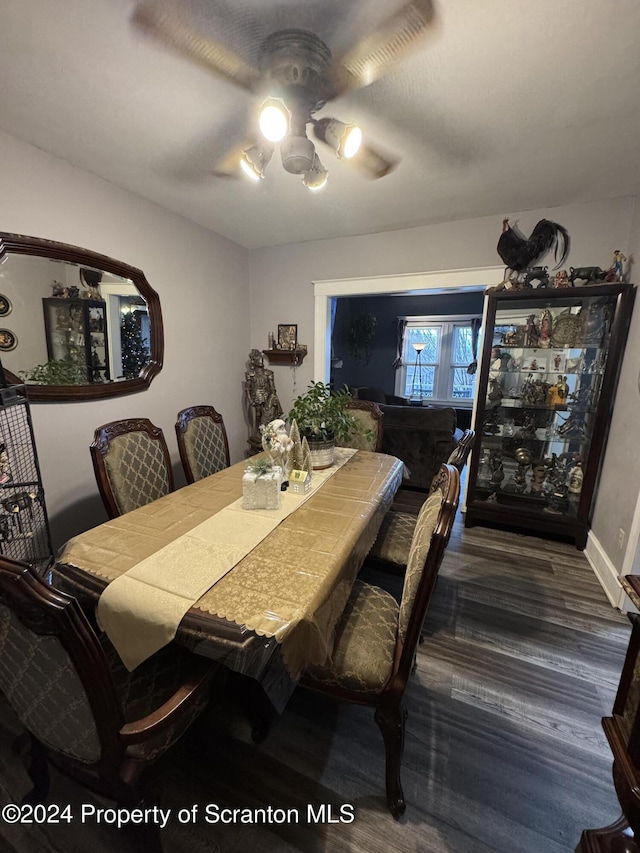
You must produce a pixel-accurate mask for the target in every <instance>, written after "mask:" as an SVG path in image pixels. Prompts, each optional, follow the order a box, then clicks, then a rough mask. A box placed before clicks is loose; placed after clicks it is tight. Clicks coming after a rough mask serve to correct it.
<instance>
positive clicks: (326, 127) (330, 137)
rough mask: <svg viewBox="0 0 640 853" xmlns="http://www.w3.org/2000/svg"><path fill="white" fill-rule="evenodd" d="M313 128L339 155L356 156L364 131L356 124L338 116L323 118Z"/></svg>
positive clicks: (348, 157)
mask: <svg viewBox="0 0 640 853" xmlns="http://www.w3.org/2000/svg"><path fill="white" fill-rule="evenodd" d="M313 130H314V133H315V135H316V136H317V137H318V139H321V140H322V142H326V144H327V145H329V146H330V147H331V148H333V150H334V151H335V152H336V154H337V156H338V157H339V158H340V159H342V158H343V157H344V158H346V159H347V160H349V159H351V157H354V156H355V155H356V154H357V153H358V150H359V148H360V144H361V143H362V131H361V130H360V128H359V127H357V126H356V125H355V124H345V122H343V121H339V120H338V119H336V118H321V119H319V120H318V121H316V122H315V123H314V126H313Z"/></svg>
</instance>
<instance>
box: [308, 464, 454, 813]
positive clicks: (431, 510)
mask: <svg viewBox="0 0 640 853" xmlns="http://www.w3.org/2000/svg"><path fill="white" fill-rule="evenodd" d="M459 494H460V474H459V473H458V469H457V468H454V466H453V465H447V464H446V463H445V464H443V465H442V466H441V468H440V471H439V472H438V474H436V476H435V477H434V479H433V483H432V486H431V492H430V494H429V497H428V498H427V500H426V501H425V503H424V505H423V506H422V509H421V510H420V514H419V515H418V521H417V524H416V529H415V531H414V535H413V540H412V543H411V551H410V553H409V561H408V563H407V571H406V574H405V580H404V586H403V590H402V598H401V601H400V603H399V604H398V602H397V601H396V599H395V598H394V597H393V596H392V595H391V594H390V593H388V592H385V591H384V590H383V589H381V588H380V587H377V586H372V585H370V584H367V583H364V582H363V581H359V580H356V582H355V584H354V586H353V589H352V591H351V595H350V597H349V600H348V601H347V606H346V608H345V611H344V614H343V616H342V619H341V621H340V623H339V624H338V627H337V629H336V639H335V643H334V647H333V651H332V654H331V656H330V659H329V661H328V662H327V663H326V664H325V665H323V666H317V667H313V668H312V669H309V670H308V671H307V673H306V674H305V675H304V677H303V679H302V682H301V683H302V684H303V686H304V687H308V688H310V689H312V690H315V691H317V692H320V693H325V694H328V695H329V696H332V697H334V698H335V699H338V700H342V701H345V702H353V703H356V704H358V705H369V706H370V707H373V708H375V721H376V723H377V724H378V726H379V727H380V731H381V732H382V737H383V740H384V746H385V755H386V773H385V776H386V794H387V804H388V806H389V809H390V811H391V813H392V815H393V816H394V817H395V818H399V817H400V815H402V814H403V813H404V811H405V807H406V804H405V800H404V794H403V791H402V784H401V780H400V767H401V763H402V751H403V744H404V731H405V720H406V716H407V713H406V710H404V709H403V705H402V699H403V695H404V691H405V688H406V686H407V681H408V679H409V675H410V673H411V670H412V667H413V662H414V657H415V651H416V646H417V643H418V639H419V637H420V632H421V629H422V623H423V621H424V618H425V614H426V611H427V606H428V604H429V598H430V596H431V593H432V591H433V588H434V585H435V581H436V577H437V574H438V570H439V568H440V564H441V562H442V557H443V555H444V552H445V548H446V546H447V543H448V541H449V536H450V533H451V527H452V525H453V519H454V516H455V513H456V508H457V506H458V499H459Z"/></svg>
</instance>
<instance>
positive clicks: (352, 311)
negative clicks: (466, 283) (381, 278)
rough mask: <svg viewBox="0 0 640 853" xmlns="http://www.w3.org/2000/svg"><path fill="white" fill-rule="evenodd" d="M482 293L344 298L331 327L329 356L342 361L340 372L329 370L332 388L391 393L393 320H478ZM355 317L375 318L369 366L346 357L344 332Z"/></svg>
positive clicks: (392, 377)
mask: <svg viewBox="0 0 640 853" xmlns="http://www.w3.org/2000/svg"><path fill="white" fill-rule="evenodd" d="M483 302H484V291H471V292H469V293H437V294H433V295H426V296H424V295H416V296H348V297H343V298H340V299H338V300H337V303H338V304H337V309H336V319H335V324H334V327H333V354H334V356H335V357H336V358H341V359H342V360H343V366H342V368H337V369H332V371H331V381H332V382H333V385H334V387H336V388H339V387H341V386H342V385H345V384H346V385H350V386H354V387H358V386H360V385H369V386H372V387H375V388H381V389H382V390H383V391H384V392H385V393H386V394H394V393H395V381H396V376H395V370H394V369H393V366H392V365H393V361H394V359H395V357H396V319H397V318H398V317H405V316H420V317H421V316H427V317H428V316H433V317H436V316H448V315H453V314H474V315H477V316H482V308H483ZM356 314H373V315H374V316H375V317H376V318H377V321H378V322H377V326H376V335H375V341H374V346H373V350H372V352H371V358H370V360H369V363H368V364H366V365H364V364H362V363H360V364H358V363H356V361H355V359H354V358H353V357H352V356H351V355H350V354H349V344H348V331H349V328H350V326H351V318H352V317H353V316H354V315H356Z"/></svg>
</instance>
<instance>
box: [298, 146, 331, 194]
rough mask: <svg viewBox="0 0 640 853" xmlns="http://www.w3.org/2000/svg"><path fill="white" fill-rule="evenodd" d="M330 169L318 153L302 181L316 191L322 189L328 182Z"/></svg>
mask: <svg viewBox="0 0 640 853" xmlns="http://www.w3.org/2000/svg"><path fill="white" fill-rule="evenodd" d="M328 174H329V173H328V171H327V170H326V169H325V167H324V166H323V165H322V163H321V162H320V158H319V157H318V155H317V154H315V155H314V157H313V166H312V167H311V168H310V169H309V171H308V172H305V173H304V177H303V178H302V183H303V184H304V185H305V187H308V189H310V190H313V191H314V192H316V191H317V190H321V189H322V188H323V187H324V186H325V185H326V183H327V176H328Z"/></svg>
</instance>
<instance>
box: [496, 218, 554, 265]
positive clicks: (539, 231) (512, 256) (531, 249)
mask: <svg viewBox="0 0 640 853" xmlns="http://www.w3.org/2000/svg"><path fill="white" fill-rule="evenodd" d="M560 240H562V257H561V258H560V260H559V261H558V244H559V241H560ZM569 245H570V240H569V234H568V233H567V230H566V228H563V227H562V225H558V223H557V222H551V221H550V220H549V219H541V220H540V222H538V224H537V225H536V227H535V228H534V229H533V231H532V232H531V236H530V237H529V239H528V240H527V238H526V237H525V236H524V235H522V234H521V233H520V232H519V231H518V230H517V229H516V228H512V227H511V226H510V225H509V220H508V219H503V220H502V234H501V235H500V239H499V240H498V246H497V248H498V254H499V255H500V257H501V258H502V260H503V261H504V262H505V264H506V265H507V266H508V267H509V269H512V270H516V271H517V272H521V271H522V270H526V269H529V267H532V266H535V265H536V264H537V263H538V262H539V261H541V260H542V258H544V256H545V255H546V254H547V252H550V251H551V249H553V247H554V246H555V259H556V261H558V263H557V264H556V265H555V267H554V269H558V267H559V266H561V265H562V263H563V262H564V260H565V258H566V257H567V255H568V254H569Z"/></svg>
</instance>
